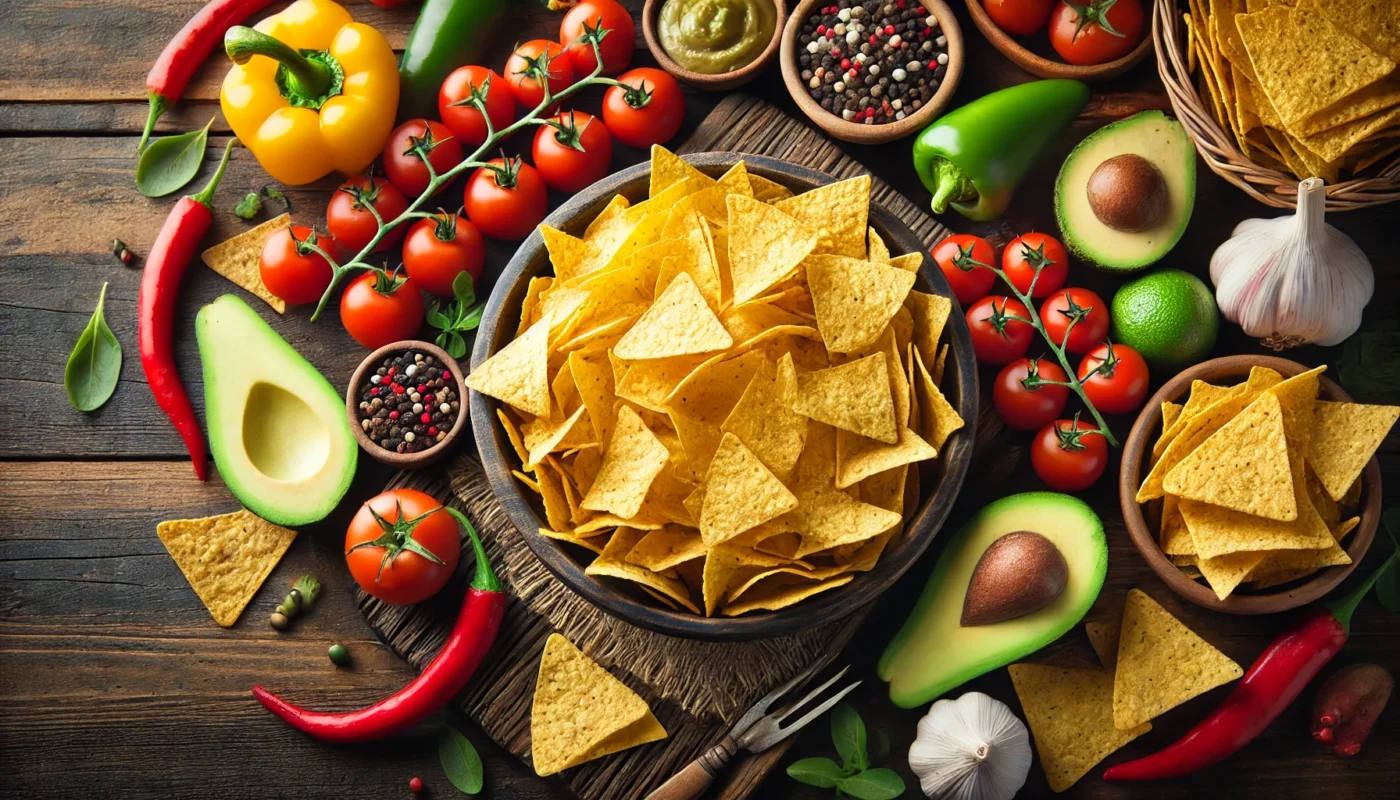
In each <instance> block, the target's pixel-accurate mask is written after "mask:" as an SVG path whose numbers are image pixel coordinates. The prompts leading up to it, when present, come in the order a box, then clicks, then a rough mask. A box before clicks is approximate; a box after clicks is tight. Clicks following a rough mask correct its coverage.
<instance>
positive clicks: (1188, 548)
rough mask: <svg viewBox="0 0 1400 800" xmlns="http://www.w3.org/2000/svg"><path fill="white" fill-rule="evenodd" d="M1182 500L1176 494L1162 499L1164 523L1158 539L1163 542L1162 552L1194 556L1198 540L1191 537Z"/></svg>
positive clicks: (1170, 554) (1172, 554)
mask: <svg viewBox="0 0 1400 800" xmlns="http://www.w3.org/2000/svg"><path fill="white" fill-rule="evenodd" d="M1180 503H1181V500H1180V498H1178V497H1177V496H1176V495H1174V494H1169V495H1167V496H1166V497H1165V498H1163V500H1162V525H1161V533H1160V534H1159V537H1158V541H1159V542H1160V544H1161V547H1162V552H1163V553H1166V554H1167V555H1169V556H1194V555H1196V540H1195V539H1193V538H1192V537H1191V531H1190V530H1189V529H1187V527H1186V520H1185V519H1183V518H1182V516H1181V505H1180Z"/></svg>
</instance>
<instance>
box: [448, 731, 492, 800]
mask: <svg viewBox="0 0 1400 800" xmlns="http://www.w3.org/2000/svg"><path fill="white" fill-rule="evenodd" d="M438 760H440V761H441V762H442V771H443V772H444V773H446V774H447V780H448V781H450V782H451V783H452V785H453V786H455V787H457V789H458V790H459V791H461V792H463V793H465V794H479V793H480V792H481V787H482V786H483V784H484V782H485V781H484V778H485V775H484V770H483V769H482V766H481V756H479V755H477V753H476V748H475V747H472V743H471V742H470V741H468V739H467V737H466V736H464V735H463V734H462V732H461V731H459V730H457V729H456V728H453V727H451V726H448V727H445V728H443V729H442V733H441V734H439V735H438Z"/></svg>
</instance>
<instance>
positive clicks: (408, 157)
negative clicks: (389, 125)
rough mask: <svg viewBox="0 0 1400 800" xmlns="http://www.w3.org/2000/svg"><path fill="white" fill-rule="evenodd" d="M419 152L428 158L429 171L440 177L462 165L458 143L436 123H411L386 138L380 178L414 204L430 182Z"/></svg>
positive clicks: (424, 121) (420, 120) (425, 120)
mask: <svg viewBox="0 0 1400 800" xmlns="http://www.w3.org/2000/svg"><path fill="white" fill-rule="evenodd" d="M421 152H426V153H427V154H428V161H429V162H431V163H432V165H433V170H434V171H435V172H436V173H437V174H439V175H441V174H442V173H444V172H446V171H448V170H449V169H452V168H453V167H455V166H457V165H458V164H460V163H461V162H462V143H461V142H459V141H458V140H457V137H455V136H453V135H452V131H450V130H448V129H447V126H446V125H443V124H442V123H441V122H438V121H437V120H428V119H411V120H409V121H408V122H405V123H404V124H402V125H400V126H399V127H397V128H395V129H394V130H393V132H392V133H390V134H389V141H387V142H385V143H384V174H385V175H387V176H388V178H389V181H390V182H391V183H393V184H394V185H395V186H397V187H399V189H400V190H401V191H402V192H403V193H404V195H405V196H407V197H411V198H414V199H415V200H416V199H417V198H418V197H419V195H421V194H423V192H424V191H426V190H427V188H428V181H429V180H430V179H431V178H430V176H429V175H428V167H427V165H426V164H424V163H423V157H422V156H421V155H420V153H421Z"/></svg>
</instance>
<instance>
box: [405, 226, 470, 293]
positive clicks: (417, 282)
mask: <svg viewBox="0 0 1400 800" xmlns="http://www.w3.org/2000/svg"><path fill="white" fill-rule="evenodd" d="M485 264H486V242H485V241H483V240H482V238H481V233H480V232H479V231H478V230H477V229H476V226H475V225H473V224H471V223H470V222H468V221H467V220H466V219H464V218H463V217H461V216H458V215H457V214H439V215H438V216H436V217H434V218H433V219H420V220H418V221H417V222H415V223H413V227H412V228H411V229H409V231H408V237H407V238H406V239H404V242H403V268H404V270H405V271H407V272H408V277H409V279H410V280H412V281H413V285H414V286H417V287H418V288H419V289H422V290H423V291H425V292H428V293H429V294H437V295H442V296H444V297H451V296H452V282H453V281H454V280H456V279H457V276H458V275H460V274H462V273H463V272H465V273H467V274H469V275H471V276H472V280H473V281H476V280H478V279H480V278H481V268H482V267H483V266H484V265H485Z"/></svg>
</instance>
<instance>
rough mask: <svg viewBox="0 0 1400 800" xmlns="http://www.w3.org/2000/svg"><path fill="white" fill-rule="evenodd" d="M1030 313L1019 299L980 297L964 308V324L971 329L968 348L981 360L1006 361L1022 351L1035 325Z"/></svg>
mask: <svg viewBox="0 0 1400 800" xmlns="http://www.w3.org/2000/svg"><path fill="white" fill-rule="evenodd" d="M1030 318H1031V313H1030V311H1029V310H1027V309H1026V307H1025V306H1024V305H1022V304H1021V301H1020V300H1016V299H1014V298H1010V297H1000V296H997V295H993V296H991V297H984V298H982V299H981V300H978V301H977V302H976V303H973V304H972V307H971V308H969V309H968V310H967V327H968V330H969V331H971V333H972V350H973V352H975V353H976V354H977V360H978V361H981V362H982V363H984V364H1006V363H1008V362H1010V361H1014V360H1016V359H1018V358H1020V357H1021V356H1023V355H1025V354H1026V350H1027V349H1028V348H1030V346H1031V337H1033V336H1035V328H1034V327H1032V326H1031V324H1030V323H1029V322H1025V321H1024V320H1028V319H1030Z"/></svg>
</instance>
